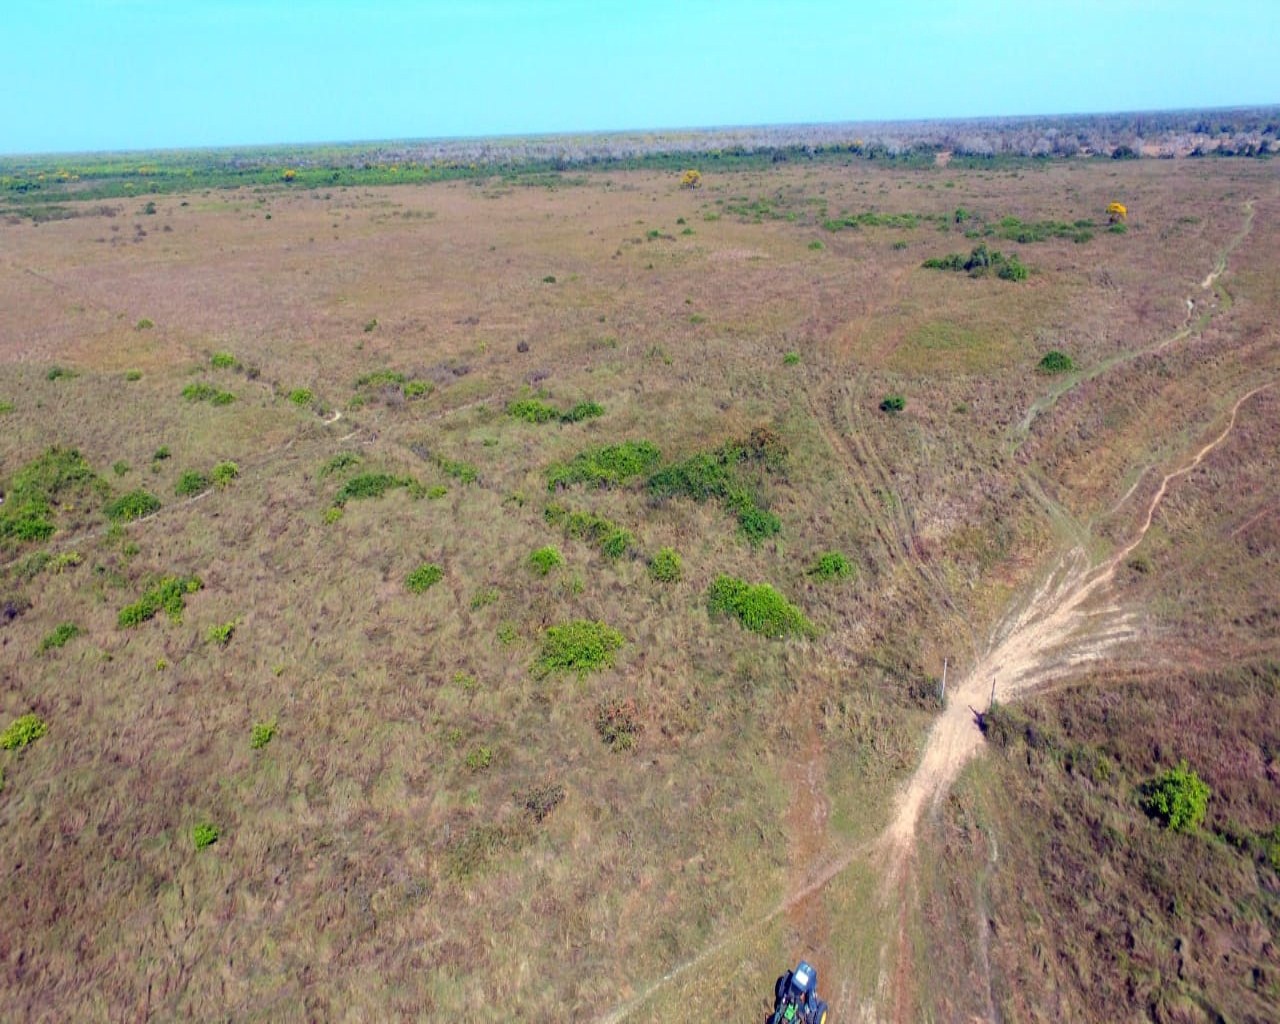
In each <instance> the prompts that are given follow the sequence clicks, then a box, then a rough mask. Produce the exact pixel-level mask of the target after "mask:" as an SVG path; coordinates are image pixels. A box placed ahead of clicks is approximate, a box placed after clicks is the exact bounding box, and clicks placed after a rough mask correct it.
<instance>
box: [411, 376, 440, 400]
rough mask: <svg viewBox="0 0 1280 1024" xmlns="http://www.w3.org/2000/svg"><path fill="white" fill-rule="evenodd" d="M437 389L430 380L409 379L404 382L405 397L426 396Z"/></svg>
mask: <svg viewBox="0 0 1280 1024" xmlns="http://www.w3.org/2000/svg"><path fill="white" fill-rule="evenodd" d="M435 389H436V386H435V385H434V384H432V383H431V381H429V380H409V381H405V384H404V397H405V398H425V397H426V396H427V395H429V394H431V392H433V391H434V390H435Z"/></svg>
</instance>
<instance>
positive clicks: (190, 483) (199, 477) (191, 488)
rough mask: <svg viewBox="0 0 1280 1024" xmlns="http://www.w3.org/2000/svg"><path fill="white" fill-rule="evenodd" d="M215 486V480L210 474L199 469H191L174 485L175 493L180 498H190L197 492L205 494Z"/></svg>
mask: <svg viewBox="0 0 1280 1024" xmlns="http://www.w3.org/2000/svg"><path fill="white" fill-rule="evenodd" d="M212 486H213V481H212V480H210V479H209V477H208V475H207V474H205V473H201V472H200V471H199V470H195V469H189V470H187V471H186V472H185V473H183V474H182V475H181V476H180V477H178V482H177V483H176V484H174V485H173V493H174V494H176V495H177V496H178V497H180V498H190V497H193V496H195V495H197V494H203V493H204V492H205V491H207V490H208V489H209V488H210V487H212Z"/></svg>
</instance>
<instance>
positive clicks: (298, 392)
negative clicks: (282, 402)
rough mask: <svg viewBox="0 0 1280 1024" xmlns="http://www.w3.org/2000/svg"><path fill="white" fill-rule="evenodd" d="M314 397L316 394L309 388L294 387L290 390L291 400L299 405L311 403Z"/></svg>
mask: <svg viewBox="0 0 1280 1024" xmlns="http://www.w3.org/2000/svg"><path fill="white" fill-rule="evenodd" d="M314 398H315V395H313V394H312V393H311V391H310V389H308V388H294V389H293V390H292V391H290V392H289V401H291V402H292V403H293V404H294V405H297V406H307V405H310V404H311V402H312V400H313V399H314Z"/></svg>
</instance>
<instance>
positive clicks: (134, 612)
mask: <svg viewBox="0 0 1280 1024" xmlns="http://www.w3.org/2000/svg"><path fill="white" fill-rule="evenodd" d="M203 585H204V584H203V583H202V582H201V581H200V577H198V576H185V577H184V576H165V577H162V578H161V579H160V580H159V581H158V582H157V583H156V584H155V586H153V587H151V588H150V589H149V590H147V591H146V592H145V593H144V594H143V595H142V597H141V598H139V599H138V600H137V601H135V602H134V603H133V604H130V605H125V607H123V608H121V609H120V615H119V617H118V619H117V623H118V625H119V626H120V628H121V629H131V628H132V627H134V626H140V625H142V623H144V622H148V621H150V620H151V619H154V618H155V617H156V615H157V614H159V613H160V612H161V611H163V612H165V613H166V614H167V615H168V616H169V620H170V621H171V622H175V623H177V622H181V621H182V612H183V610H184V609H185V608H186V606H187V595H188V594H194V593H195V592H196V591H197V590H199V589H200V588H201V587H202V586H203Z"/></svg>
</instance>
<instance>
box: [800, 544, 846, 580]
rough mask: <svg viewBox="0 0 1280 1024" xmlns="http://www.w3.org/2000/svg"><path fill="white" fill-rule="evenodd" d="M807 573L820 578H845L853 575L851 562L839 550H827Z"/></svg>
mask: <svg viewBox="0 0 1280 1024" xmlns="http://www.w3.org/2000/svg"><path fill="white" fill-rule="evenodd" d="M809 575H810V576H813V577H814V578H815V579H820V580H842V579H846V578H848V577H849V576H852V575H853V563H852V562H850V561H849V559H847V558H845V556H844V555H842V554H841V553H840V552H839V551H828V552H827V553H826V554H824V555H821V556H819V558H818V560H817V561H816V562H814V563H813V565H812V566H811V567H810V569H809Z"/></svg>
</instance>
